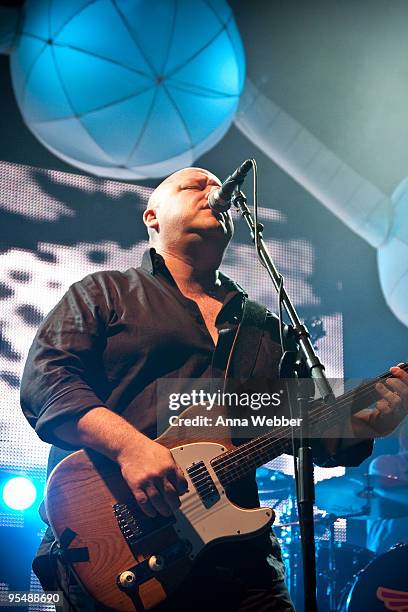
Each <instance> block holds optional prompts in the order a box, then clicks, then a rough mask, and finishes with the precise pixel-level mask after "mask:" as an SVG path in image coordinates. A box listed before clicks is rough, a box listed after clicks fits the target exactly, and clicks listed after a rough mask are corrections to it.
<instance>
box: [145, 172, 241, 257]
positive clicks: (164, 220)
mask: <svg viewBox="0 0 408 612" xmlns="http://www.w3.org/2000/svg"><path fill="white" fill-rule="evenodd" d="M220 184H221V183H220V181H219V179H217V177H216V176H214V175H213V174H211V172H208V171H207V170H203V169H201V168H185V169H183V170H179V171H178V172H175V173H174V174H172V175H171V176H170V177H168V178H167V179H166V180H165V181H163V183H161V184H160V185H159V186H158V187H157V189H156V190H155V193H154V195H153V201H152V205H151V208H152V209H153V211H154V217H153V214H150V217H149V215H147V216H146V214H147V213H148V210H149V207H148V209H147V211H146V213H145V221H146V219H148V218H150V222H153V223H154V225H153V227H154V229H156V231H158V233H159V239H160V242H162V243H164V244H169V243H174V242H175V241H179V240H194V239H212V240H216V241H217V242H218V241H220V242H221V244H224V245H225V246H227V244H228V242H229V241H230V239H231V237H232V235H233V231H234V230H233V223H232V218H231V214H230V212H229V211H228V212H227V213H222V214H219V213H215V212H213V211H212V210H211V209H210V207H209V205H208V196H209V194H210V192H211V191H212V190H214V189H216V188H217V187H219V186H220ZM224 248H225V247H224Z"/></svg>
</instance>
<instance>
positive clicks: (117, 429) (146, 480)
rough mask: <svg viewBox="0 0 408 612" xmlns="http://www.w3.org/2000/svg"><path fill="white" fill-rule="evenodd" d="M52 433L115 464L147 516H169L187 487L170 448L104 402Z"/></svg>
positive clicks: (175, 508)
mask: <svg viewBox="0 0 408 612" xmlns="http://www.w3.org/2000/svg"><path fill="white" fill-rule="evenodd" d="M55 434H56V435H57V436H58V437H59V438H62V439H63V440H65V441H66V442H68V443H70V444H78V443H79V444H80V445H81V446H82V447H86V448H91V449H93V450H95V451H98V452H100V453H102V454H103V455H105V456H106V457H108V458H109V459H111V460H113V461H115V462H116V463H118V464H119V467H120V469H121V472H122V476H123V478H124V479H125V481H126V482H127V484H128V486H129V488H130V490H131V491H132V493H133V495H134V496H135V499H136V501H137V503H138V504H139V507H140V509H141V510H142V511H143V512H144V513H145V514H146V515H147V516H150V517H154V516H156V514H157V513H159V514H162V515H163V516H169V515H170V514H171V513H172V512H174V511H175V510H177V508H178V507H179V506H180V499H179V495H182V494H183V493H185V492H186V491H187V481H186V479H185V478H184V475H183V471H182V470H181V468H180V467H179V466H178V465H177V464H176V462H175V461H174V459H173V456H172V454H171V452H170V451H169V450H168V449H167V448H166V447H164V446H162V445H161V444H159V443H157V442H154V441H152V440H150V439H149V438H148V437H147V436H145V435H144V434H142V433H141V432H140V431H138V430H137V429H136V428H135V427H134V426H133V425H131V424H130V423H128V422H127V421H126V420H125V419H124V418H123V417H121V416H120V415H118V414H116V413H115V412H112V411H111V410H108V409H107V408H105V407H104V406H101V407H96V408H93V409H92V410H90V411H89V412H87V413H86V414H84V415H83V416H82V417H81V418H80V419H79V420H78V421H73V420H71V421H67V422H65V423H64V424H63V425H60V426H59V427H57V428H56V429H55Z"/></svg>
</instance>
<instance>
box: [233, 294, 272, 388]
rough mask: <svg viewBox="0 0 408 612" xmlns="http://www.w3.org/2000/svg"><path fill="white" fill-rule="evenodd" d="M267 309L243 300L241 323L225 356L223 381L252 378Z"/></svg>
mask: <svg viewBox="0 0 408 612" xmlns="http://www.w3.org/2000/svg"><path fill="white" fill-rule="evenodd" d="M266 317H267V308H266V307H265V306H261V304H258V303H257V302H253V301H252V300H248V299H245V303H244V308H243V313H242V318H241V322H240V324H239V326H238V329H237V332H236V334H235V337H234V340H233V342H232V345H231V347H230V350H229V353H228V354H227V355H226V361H225V379H228V378H235V379H248V378H250V377H251V376H252V374H253V371H254V368H255V364H256V360H257V357H258V353H259V349H260V346H261V340H262V336H263V333H264V330H265V322H266Z"/></svg>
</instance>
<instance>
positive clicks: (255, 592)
mask: <svg viewBox="0 0 408 612" xmlns="http://www.w3.org/2000/svg"><path fill="white" fill-rule="evenodd" d="M219 185H220V182H219V180H218V179H217V178H216V177H215V176H214V175H213V174H211V173H210V172H208V171H206V170H203V169H201V168H186V169H184V170H180V171H178V172H176V173H174V174H172V175H171V176H170V177H168V178H167V179H166V180H164V181H163V182H162V183H161V184H160V185H159V186H158V187H157V189H156V190H155V191H154V192H153V194H152V196H151V198H150V200H149V202H148V205H147V208H146V210H145V212H144V215H143V220H144V223H145V225H146V227H147V230H148V233H149V246H150V248H149V249H148V250H147V251H146V253H145V254H144V256H143V261H142V265H141V267H139V268H130V269H129V270H127V271H126V272H118V271H107V272H97V273H95V274H91V275H89V276H87V277H86V278H85V279H83V280H82V281H80V282H78V283H75V284H74V285H72V286H71V287H70V289H69V290H68V291H67V293H66V294H65V296H64V297H63V298H62V300H61V301H60V302H59V303H58V304H57V306H56V307H55V308H54V309H53V310H52V312H51V313H50V314H49V315H48V316H47V318H46V319H45V320H44V322H43V323H42V325H41V326H40V329H39V331H38V333H37V335H36V337H35V340H34V342H33V345H32V347H31V350H30V353H29V356H28V359H27V363H26V367H25V372H24V376H23V381H22V389H21V403H22V408H23V411H24V413H25V415H26V417H27V419H28V420H29V422H30V424H31V425H32V426H33V427H34V428H35V430H36V432H37V434H38V435H39V436H40V438H41V439H42V440H45V441H46V442H49V443H51V444H53V447H52V449H51V452H50V459H49V466H48V469H49V470H50V469H51V468H52V467H54V466H55V465H56V463H57V462H58V461H60V460H61V459H62V458H63V457H65V456H66V455H67V454H68V453H69V452H72V451H73V450H77V449H80V448H88V449H93V450H94V451H97V452H98V453H101V454H103V455H105V456H106V457H108V458H110V459H111V460H113V461H115V462H116V463H117V464H118V465H119V467H120V471H121V474H122V476H123V478H124V480H125V481H126V483H127V484H128V486H129V488H130V489H131V491H132V493H133V495H134V498H135V500H136V502H137V504H138V507H139V508H140V510H141V511H142V512H143V513H144V514H145V515H147V516H149V517H156V516H159V515H162V516H170V515H171V514H172V513H174V512H175V511H176V510H177V508H178V507H179V505H180V498H181V499H182V496H183V494H185V492H186V490H187V481H186V478H185V475H184V474H183V471H182V470H181V468H180V467H179V466H178V465H177V464H176V462H175V461H174V459H173V456H172V453H171V452H170V450H168V449H167V448H165V447H164V446H162V445H161V444H160V443H158V442H156V441H154V438H155V437H156V407H155V402H154V398H155V393H156V390H157V381H158V380H159V379H163V378H194V379H200V378H210V377H212V376H214V373H215V372H216V374H217V375H218V376H220V375H221V376H222V374H223V372H225V362H223V360H222V359H221V358H220V352H221V344H222V342H221V338H222V337H223V338H230V343H231V344H230V350H232V343H233V339H234V333H235V332H236V330H237V328H238V326H239V322H240V319H241V317H242V312H243V305H244V303H245V301H246V299H247V295H246V294H245V292H244V291H243V290H242V289H241V288H240V287H239V286H238V285H237V284H236V283H235V282H234V281H232V280H231V279H229V278H228V277H226V276H225V275H224V274H222V273H221V272H220V271H219V267H220V265H221V262H222V259H223V255H224V253H225V250H226V248H227V246H228V243H229V241H230V239H231V237H232V235H233V224H232V219H231V216H230V213H229V212H224V213H216V212H214V211H213V210H211V209H210V207H209V205H208V196H209V193H210V192H211V191H212V190H214V189H216V188H218V187H219ZM286 332H287V334H289V335H290V329H287V330H286ZM223 344H224V345H225V342H223ZM222 350H223V351H224V352H225V346H223V347H222ZM280 357H281V346H280V341H279V327H278V325H277V319H276V317H275V316H274V315H273V314H272V313H270V312H268V313H267V316H266V318H265V320H264V323H263V327H262V336H261V342H260V346H259V350H258V352H257V355H255V356H254V360H255V362H254V365H253V368H252V371H253V376H254V377H259V378H262V377H272V378H277V377H278V366H279V361H280ZM220 363H221V364H224V365H220ZM220 369H221V373H220ZM377 390H378V393H379V395H380V398H381V399H379V401H378V402H377V403H376V406H375V408H374V409H373V410H371V411H370V412H369V413H367V412H366V411H365V412H361V413H359V414H357V415H356V416H355V417H354V418H353V427H354V433H355V439H354V440H350V439H348V440H344V439H343V440H330V441H327V442H324V441H321V440H315V441H314V448H313V451H314V457H315V460H316V462H317V463H319V464H321V465H326V466H334V465H358V464H359V463H360V462H361V461H362V460H364V459H365V458H366V457H368V456H369V455H370V453H371V450H372V440H368V439H365V440H359V439H358V436H359V435H361V432H362V431H363V430H364V431H366V430H367V427H369V428H370V430H371V431H372V433H373V435H384V434H387V433H389V432H390V431H391V430H392V429H393V428H394V427H395V426H396V425H397V424H398V423H399V422H400V421H401V420H402V418H403V414H404V410H405V408H406V406H407V402H408V400H407V397H408V374H407V373H405V372H404V371H403V370H402V369H400V368H398V367H396V368H393V369H392V370H391V373H390V377H389V379H388V380H387V383H386V385H382V386H379V387H378V388H377ZM62 449H63V450H62ZM227 493H228V496H229V498H230V499H231V500H232V501H234V502H235V503H236V504H238V505H240V506H243V507H255V506H258V505H259V501H258V495H257V490H256V482H255V474H253V476H252V477H251V478H249V479H248V478H246V479H245V481H243V482H242V483H240V484H239V485H236V484H235V485H234V486H233V487H231V489H230V490H228V491H227ZM43 516H44V511H43ZM44 519H45V520H46V517H45V516H44ZM53 540H54V537H53V535H52V533H51V530H50V529H48V531H47V534H46V536H45V539H44V541H43V543H42V545H41V547H40V550H39V554H38V557H37V558H36V560H35V562H34V569H35V571H36V572H37V573H38V575H39V577H40V580H41V582H42V584H43V586H44V587H45V588H48V589H51V588H54V589H58V588H59V585H61V587H62V588H63V589H64V591H65V592H66V595H67V602H66V609H67V610H76V609H79V608H80V607H81V606H83V607H86V608H87V609H88V610H89V609H94V610H98V609H101V608H100V607H98V605H97V604H96V603H95V602H92V601H91V600H90V599H89V597H88V596H87V595H85V594H84V593H82V591H81V589H80V588H79V587H78V586H77V584H76V581H75V577H74V576H73V574H72V572H70V569H69V565H66V566H64V565H63V564H62V563H61V562H60V561H59V562H58V563H57V564H53V563H52V557H53V555H52V554H50V555H48V551H49V549H50V546H51V545H52V542H53ZM53 550H55V546H54V547H53ZM156 609H157V610H158V611H159V610H160V611H165V610H166V611H167V610H178V611H180V610H189V611H191V610H192V609H195V610H206V611H208V610H210V609H213V610H225V611H238V610H239V611H241V612H243V611H248V612H249V611H253V612H255V611H257V612H259V611H266V610H268V611H269V610H279V611H280V612H284V611H293V604H292V603H291V600H290V597H289V594H288V591H287V588H286V586H285V583H284V566H283V562H282V558H281V555H280V549H279V545H278V542H277V540H276V537H275V536H274V534H273V533H271V534H270V533H263V534H261V535H257V536H256V537H254V538H251V539H248V540H247V541H245V542H241V541H240V542H234V541H232V542H228V543H223V544H219V545H216V546H214V547H212V548H210V549H209V550H208V551H205V552H204V553H203V554H202V555H201V557H200V558H199V559H198V560H197V562H196V564H195V566H194V568H193V570H192V572H191V573H190V575H189V576H188V578H187V579H186V580H185V582H184V583H183V585H182V586H181V587H180V588H179V589H178V590H177V591H176V593H174V594H173V595H171V596H170V597H169V598H168V599H167V600H166V601H165V602H164V603H161V604H159V605H158V606H157V608H156Z"/></svg>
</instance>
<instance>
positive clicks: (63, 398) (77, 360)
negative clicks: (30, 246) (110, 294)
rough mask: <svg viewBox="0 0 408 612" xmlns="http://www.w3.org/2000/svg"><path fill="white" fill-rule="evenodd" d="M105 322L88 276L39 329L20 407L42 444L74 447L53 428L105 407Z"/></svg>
mask: <svg viewBox="0 0 408 612" xmlns="http://www.w3.org/2000/svg"><path fill="white" fill-rule="evenodd" d="M107 320H108V306H107V302H106V299H105V295H104V292H103V291H101V289H100V287H99V285H98V284H97V283H96V281H95V279H94V278H93V276H92V275H90V276H88V277H85V279H83V280H82V281H80V282H78V283H75V284H74V285H72V286H71V287H70V288H69V290H68V291H67V293H66V294H65V295H64V297H63V298H62V299H61V301H60V302H59V303H58V304H57V305H56V306H55V308H54V309H53V310H52V311H51V312H50V313H49V315H48V316H47V317H46V318H45V320H44V321H43V322H42V324H41V326H40V328H39V329H38V332H37V334H36V336H35V338H34V341H33V343H32V345H31V348H30V351H29V353H28V357H27V360H26V364H25V368H24V372H23V377H22V382H21V388H20V402H21V407H22V410H23V413H24V415H25V417H26V418H27V420H28V422H29V423H30V425H31V426H32V427H33V428H34V429H35V431H36V433H37V434H38V436H39V437H40V438H41V439H42V440H44V441H45V442H48V443H51V444H55V445H56V446H59V447H60V448H63V449H67V450H72V449H76V448H79V446H77V447H76V446H73V445H71V444H69V443H67V442H65V441H63V440H61V439H59V438H58V437H57V436H56V435H55V434H54V429H55V427H57V426H58V425H61V424H62V423H64V422H65V421H67V420H70V419H72V418H75V417H76V418H79V417H81V416H82V415H83V414H85V412H87V411H88V410H90V409H91V408H94V407H96V406H103V405H104V402H103V397H107V393H106V385H107V383H106V378H105V375H104V371H103V365H102V353H103V349H104V346H105V342H106V326H107Z"/></svg>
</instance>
